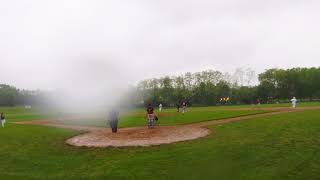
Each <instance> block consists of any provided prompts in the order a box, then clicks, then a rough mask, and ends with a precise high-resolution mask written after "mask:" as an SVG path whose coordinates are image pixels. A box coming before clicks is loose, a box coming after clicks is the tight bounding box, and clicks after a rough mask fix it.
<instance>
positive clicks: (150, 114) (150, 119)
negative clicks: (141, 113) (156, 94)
mask: <svg viewBox="0 0 320 180" xmlns="http://www.w3.org/2000/svg"><path fill="white" fill-rule="evenodd" d="M155 117H156V115H155V114H154V109H153V107H152V105H151V104H148V107H147V119H148V128H153V127H154V120H155Z"/></svg>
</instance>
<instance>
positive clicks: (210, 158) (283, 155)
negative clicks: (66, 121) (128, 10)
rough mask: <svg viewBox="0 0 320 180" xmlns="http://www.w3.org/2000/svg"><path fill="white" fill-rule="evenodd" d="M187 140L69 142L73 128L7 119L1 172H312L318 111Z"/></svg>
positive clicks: (294, 175)
mask: <svg viewBox="0 0 320 180" xmlns="http://www.w3.org/2000/svg"><path fill="white" fill-rule="evenodd" d="M211 129H212V130H213V131H214V133H213V134H212V135H210V136H208V137H206V138H202V139H198V140H195V141H191V142H183V143H177V144H171V145H162V146H156V147H151V148H108V149H93V148H77V147H71V146H68V145H66V144H65V143H64V141H65V139H67V138H68V137H71V136H74V135H76V134H78V133H79V132H75V131H71V130H65V129H58V128H50V127H40V126H28V125H15V124H8V127H7V128H5V129H0V143H1V146H0V154H1V160H0V174H1V179H139V180H140V179H210V180H211V179H219V180H223V179H226V180H230V179H252V180H256V179H259V180H260V179H262V180H263V179H308V180H309V179H317V178H318V177H319V175H318V174H319V173H318V172H319V171H320V140H319V139H320V111H319V110H309V111H305V112H295V113H289V114H283V115H276V116H268V117H261V118H257V119H255V120H251V121H243V122H237V123H230V124H225V125H220V126H213V127H211Z"/></svg>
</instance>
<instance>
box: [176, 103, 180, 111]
mask: <svg viewBox="0 0 320 180" xmlns="http://www.w3.org/2000/svg"><path fill="white" fill-rule="evenodd" d="M176 107H177V112H180V103H179V102H177V104H176Z"/></svg>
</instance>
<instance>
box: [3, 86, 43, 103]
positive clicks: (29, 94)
mask: <svg viewBox="0 0 320 180" xmlns="http://www.w3.org/2000/svg"><path fill="white" fill-rule="evenodd" d="M41 99H42V93H41V92H40V91H29V90H20V89H17V88H15V87H13V86H9V85H6V84H0V106H15V105H38V104H40V103H41Z"/></svg>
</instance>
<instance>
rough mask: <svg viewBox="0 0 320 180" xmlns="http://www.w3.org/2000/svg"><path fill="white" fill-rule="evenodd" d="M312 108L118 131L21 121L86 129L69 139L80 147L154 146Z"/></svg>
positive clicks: (71, 143)
mask: <svg viewBox="0 0 320 180" xmlns="http://www.w3.org/2000/svg"><path fill="white" fill-rule="evenodd" d="M308 109H320V107H308V108H299V109H295V110H293V109H288V108H283V109H279V108H277V109H275V111H273V112H269V113H264V114H257V115H248V116H242V117H236V118H229V119H222V120H214V121H206V122H201V123H196V124H189V125H178V126H158V127H155V128H153V129H148V128H146V127H136V128H122V129H119V131H118V133H111V132H110V129H109V128H100V127H89V126H76V125H65V124H59V122H57V121H54V120H40V121H39V120H36V121H25V122H18V123H17V124H30V125H43V126H51V127H57V128H66V129H73V130H78V131H82V132H83V133H82V134H81V135H78V136H75V137H72V138H70V139H67V140H66V143H67V144H69V145H73V146H79V147H97V148H105V147H130V146H154V145H161V144H170V143H176V142H181V141H189V140H194V139H198V138H201V137H205V136H207V135H209V134H210V133H211V132H210V130H209V129H208V128H207V127H208V126H210V125H219V124H226V123H231V122H236V121H242V120H248V119H253V118H257V117H264V116H270V115H276V114H283V113H290V112H297V111H304V110H308Z"/></svg>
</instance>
